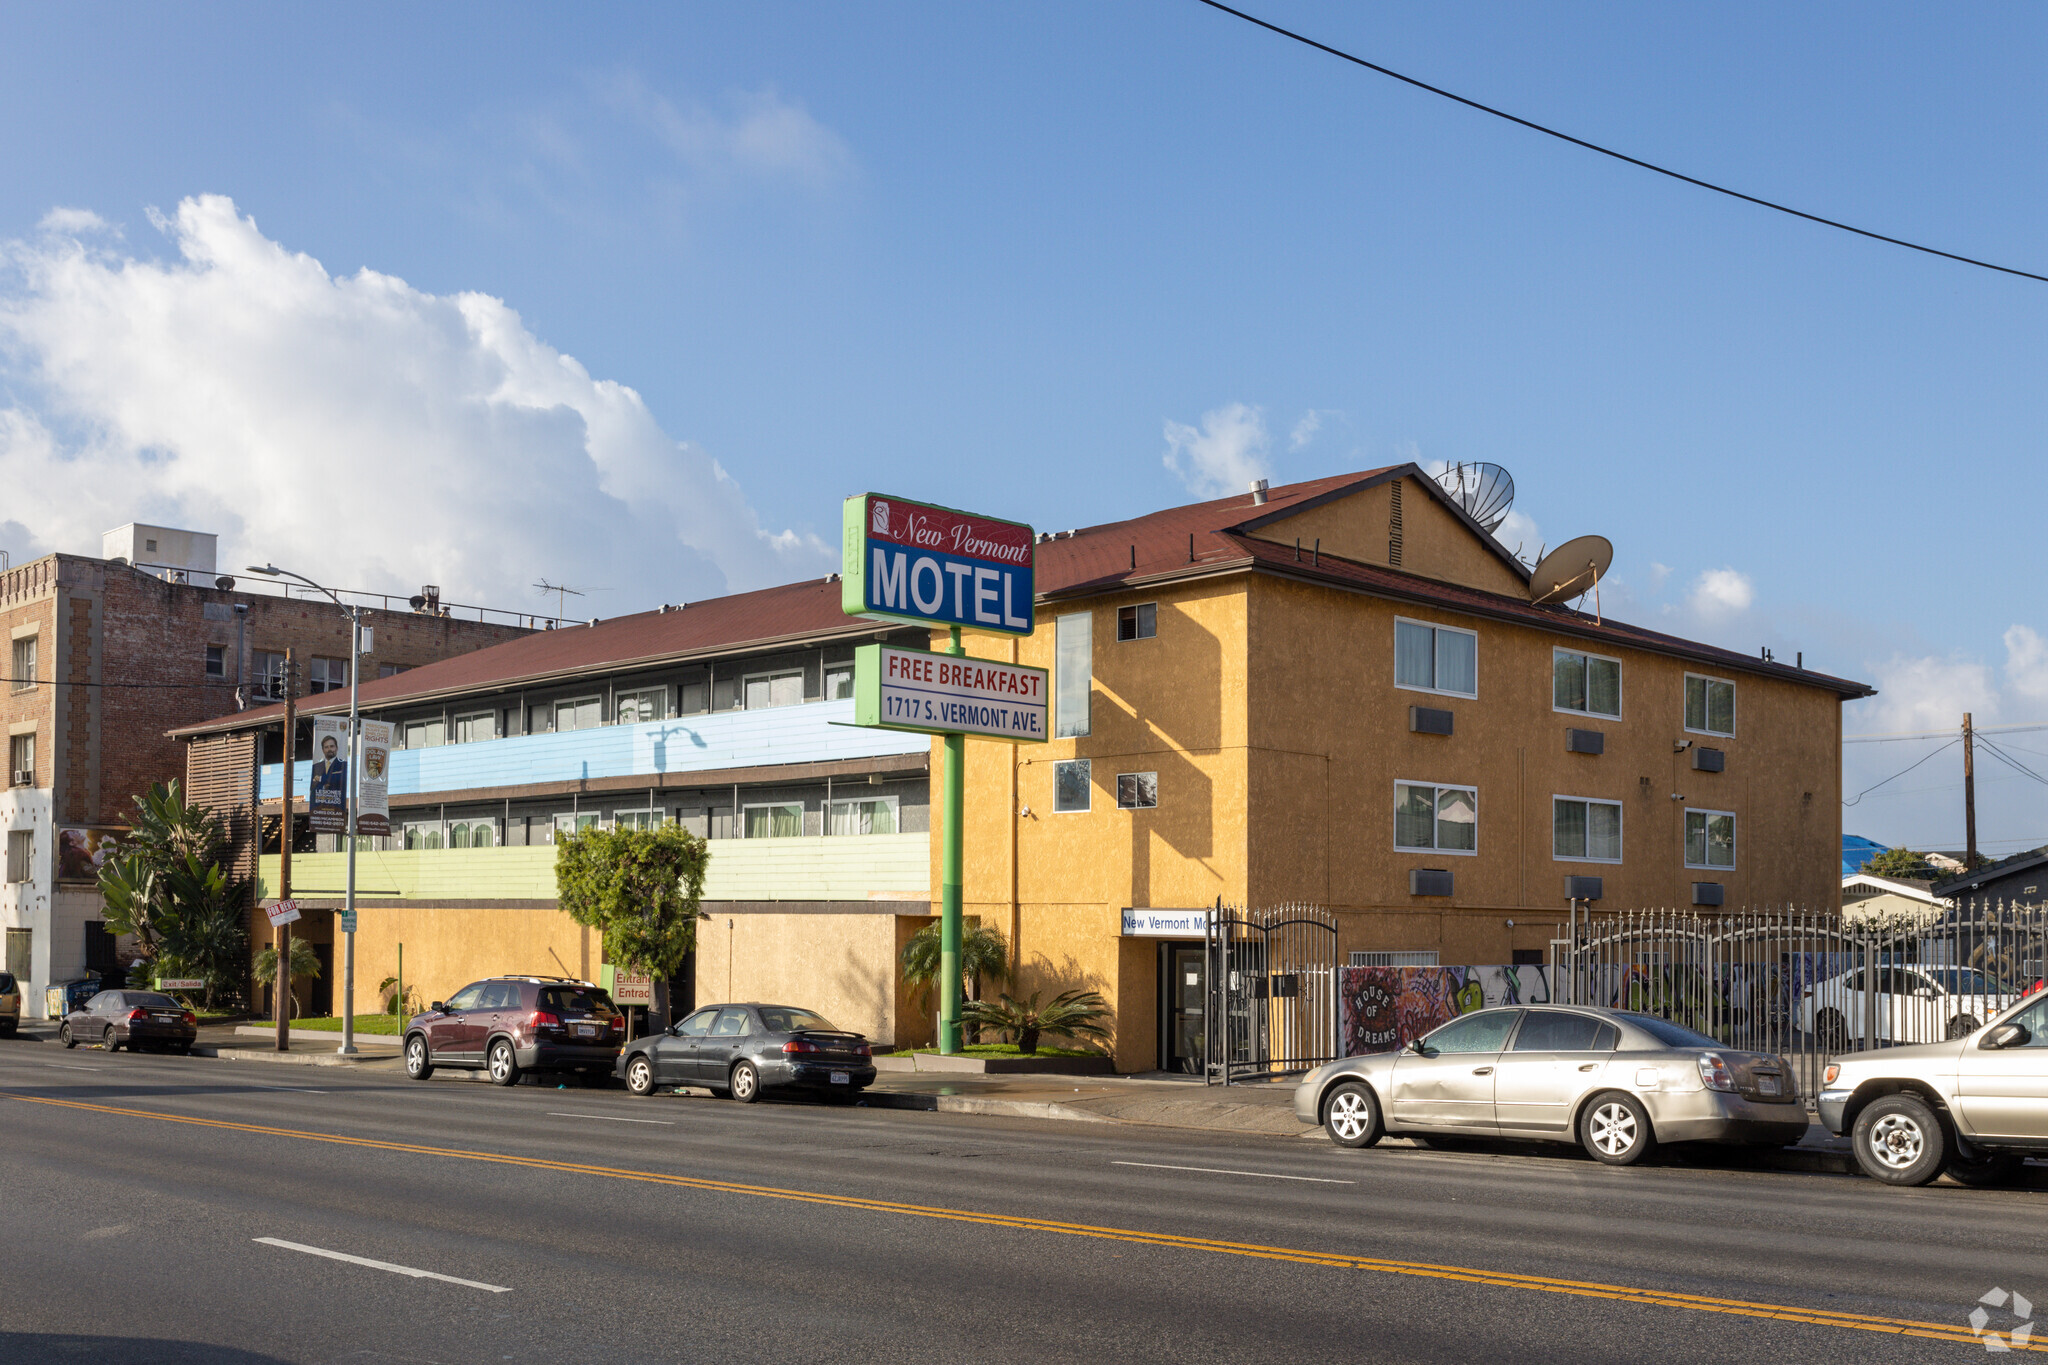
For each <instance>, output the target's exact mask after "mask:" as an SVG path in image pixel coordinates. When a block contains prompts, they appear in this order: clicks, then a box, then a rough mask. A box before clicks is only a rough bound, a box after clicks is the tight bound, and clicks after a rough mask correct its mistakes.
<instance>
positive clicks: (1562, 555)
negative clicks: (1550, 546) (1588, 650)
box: [1529, 536, 1614, 624]
mask: <svg viewBox="0 0 2048 1365" xmlns="http://www.w3.org/2000/svg"><path fill="white" fill-rule="evenodd" d="M1612 563H1614V545H1613V543H1612V542H1610V541H1609V540H1608V539H1607V537H1606V536H1579V537H1577V538H1576V539H1573V540H1567V541H1566V542H1565V543H1564V544H1562V545H1560V546H1558V547H1557V548H1556V549H1555V550H1552V551H1551V552H1550V553H1549V554H1547V555H1545V556H1543V560H1542V562H1541V563H1539V564H1538V565H1537V566H1536V571H1535V572H1534V573H1533V574H1531V575H1530V576H1529V600H1530V601H1531V602H1534V603H1536V604H1537V605H1538V606H1541V605H1542V604H1544V603H1545V602H1560V601H1563V600H1564V599H1565V598H1567V597H1584V596H1585V595H1586V594H1587V593H1588V592H1590V593H1592V594H1593V620H1594V622H1595V623H1596V624H1600V623H1602V616H1601V611H1600V579H1601V577H1602V576H1603V575H1605V574H1606V572H1607V568H1608V566H1609V565H1611V564H1612Z"/></svg>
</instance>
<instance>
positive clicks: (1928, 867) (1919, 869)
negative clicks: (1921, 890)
mask: <svg viewBox="0 0 2048 1365" xmlns="http://www.w3.org/2000/svg"><path fill="white" fill-rule="evenodd" d="M1863 870H1864V871H1865V872H1868V873H1870V874H1871V875H1872V876H1873V877H1918V878H1921V879H1925V878H1928V877H1932V878H1934V879H1935V880H1936V881H1939V880H1940V879H1941V875H1942V874H1941V869H1939V868H1937V867H1935V866H1934V865H1933V864H1932V863H1930V862H1928V861H1927V855H1926V854H1925V853H1918V852H1915V851H1914V850H1912V849H1910V848H1888V849H1886V850H1885V851H1884V852H1882V853H1879V854H1876V855H1874V856H1873V857H1872V858H1871V859H1870V860H1869V861H1868V862H1866V863H1864V864H1863Z"/></svg>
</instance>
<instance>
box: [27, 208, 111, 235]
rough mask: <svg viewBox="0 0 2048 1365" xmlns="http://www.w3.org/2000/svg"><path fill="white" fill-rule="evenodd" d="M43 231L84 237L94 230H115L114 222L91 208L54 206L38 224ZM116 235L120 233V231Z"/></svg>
mask: <svg viewBox="0 0 2048 1365" xmlns="http://www.w3.org/2000/svg"><path fill="white" fill-rule="evenodd" d="M36 227H37V228H38V229H39V230H41V231H43V232H57V233H63V234H65V235H67V236H72V237H83V236H85V235H86V234H87V233H92V232H113V231H115V230H114V228H113V226H112V224H110V223H108V222H107V220H106V219H104V218H102V217H100V216H99V215H98V214H97V213H94V212H93V211H92V210H91V209H67V208H54V209H51V210H50V211H49V212H48V213H46V214H44V215H43V220H42V221H41V222H40V223H37V224H36ZM115 235H117V236H118V235H119V233H118V232H116V233H115Z"/></svg>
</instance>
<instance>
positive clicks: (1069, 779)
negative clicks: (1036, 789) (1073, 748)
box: [1052, 758, 1089, 815]
mask: <svg viewBox="0 0 2048 1365" xmlns="http://www.w3.org/2000/svg"><path fill="white" fill-rule="evenodd" d="M1088 790H1089V778H1088V760H1087V759H1085V758H1070V759H1067V760H1066V761H1064V762H1061V763H1055V764H1053V765H1052V808H1053V810H1054V812H1055V813H1057V814H1062V815H1064V814H1070V813H1073V812H1078V811H1085V810H1087V809H1088Z"/></svg>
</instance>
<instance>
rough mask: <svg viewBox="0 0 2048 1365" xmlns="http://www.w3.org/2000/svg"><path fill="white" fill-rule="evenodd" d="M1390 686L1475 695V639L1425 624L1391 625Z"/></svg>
mask: <svg viewBox="0 0 2048 1365" xmlns="http://www.w3.org/2000/svg"><path fill="white" fill-rule="evenodd" d="M1394 683H1395V685H1396V686H1399V687H1415V688H1420V689H1422V690H1423V691H1425V692H1448V693H1450V694H1452V695H1453V696H1459V697H1476V696H1478V695H1479V637H1478V636H1477V635H1475V634H1473V633H1472V632H1471V631H1469V630H1458V629H1457V628H1455V627H1453V626H1433V625H1430V624H1429V623H1428V622H1426V621H1402V620H1397V621H1395V622H1394Z"/></svg>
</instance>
